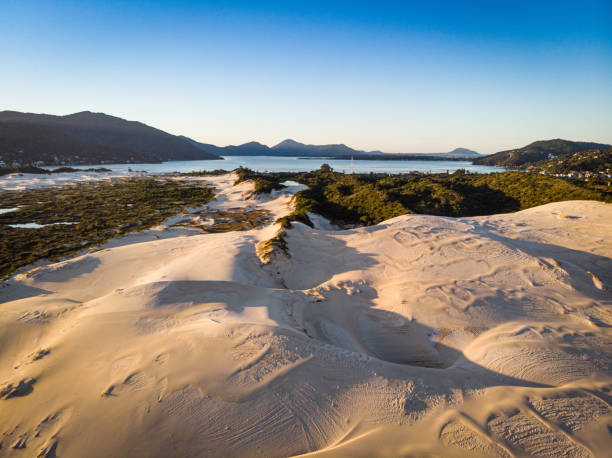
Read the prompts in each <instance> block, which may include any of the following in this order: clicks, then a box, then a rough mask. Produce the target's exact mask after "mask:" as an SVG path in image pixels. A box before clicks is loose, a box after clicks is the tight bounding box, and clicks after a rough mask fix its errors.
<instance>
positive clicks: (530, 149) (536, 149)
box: [473, 138, 610, 167]
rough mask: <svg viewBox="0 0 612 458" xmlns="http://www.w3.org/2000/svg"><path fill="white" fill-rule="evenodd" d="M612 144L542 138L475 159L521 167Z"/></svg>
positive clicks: (479, 162) (489, 163) (608, 146)
mask: <svg viewBox="0 0 612 458" xmlns="http://www.w3.org/2000/svg"><path fill="white" fill-rule="evenodd" d="M609 148H610V145H607V144H602V143H592V142H573V141H569V140H562V139H560V138H557V139H554V140H540V141H537V142H533V143H530V144H529V145H527V146H523V147H522V148H516V149H512V150H507V151H500V152H499V153H495V154H491V155H489V156H485V157H481V158H477V159H474V161H473V162H474V164H479V165H497V166H501V167H520V166H523V165H526V164H530V163H534V162H537V161H542V160H545V159H550V158H553V157H557V156H561V155H564V154H569V153H577V152H580V151H587V150H593V149H609Z"/></svg>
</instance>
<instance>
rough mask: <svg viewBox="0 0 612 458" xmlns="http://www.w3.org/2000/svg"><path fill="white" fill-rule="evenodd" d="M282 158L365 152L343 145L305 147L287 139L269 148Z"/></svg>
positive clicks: (349, 154)
mask: <svg viewBox="0 0 612 458" xmlns="http://www.w3.org/2000/svg"><path fill="white" fill-rule="evenodd" d="M271 149H272V150H274V151H275V152H276V153H277V154H279V155H282V156H290V155H299V156H313V157H316V156H355V155H359V154H365V151H361V150H356V149H353V148H349V147H348V146H346V145H344V144H341V143H340V144H334V145H305V144H304V143H299V142H296V141H295V140H291V139H287V140H283V141H282V142H280V143H279V144H278V145H276V146H273V147H272V148H271Z"/></svg>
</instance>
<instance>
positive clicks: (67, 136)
mask: <svg viewBox="0 0 612 458" xmlns="http://www.w3.org/2000/svg"><path fill="white" fill-rule="evenodd" d="M192 159H219V158H218V156H216V155H213V154H210V153H208V152H206V151H203V150H202V149H201V148H197V147H196V146H194V145H192V144H191V143H189V142H187V141H185V140H184V139H183V138H181V137H178V136H176V135H172V134H169V133H167V132H164V131H162V130H159V129H156V128H154V127H151V126H148V125H146V124H143V123H141V122H137V121H127V120H125V119H121V118H117V117H115V116H109V115H106V114H104V113H92V112H90V111H83V112H80V113H75V114H71V115H66V116H54V115H47V114H36V113H21V112H17V111H2V112H0V161H3V162H4V163H6V164H7V165H12V164H16V165H27V164H37V163H38V164H45V165H74V164H101V163H113V162H114V163H126V162H161V161H167V160H192Z"/></svg>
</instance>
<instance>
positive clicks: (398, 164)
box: [74, 156, 504, 173]
mask: <svg viewBox="0 0 612 458" xmlns="http://www.w3.org/2000/svg"><path fill="white" fill-rule="evenodd" d="M223 159H224V160H223V161H170V162H162V163H161V164H103V165H95V166H92V165H82V166H74V168H89V167H106V168H108V169H111V170H113V171H115V172H120V171H127V170H128V169H131V170H133V171H139V170H144V171H147V172H149V173H171V172H183V173H184V172H194V171H198V170H214V169H224V170H233V169H235V168H237V167H240V166H243V167H247V168H249V169H251V170H254V171H256V172H308V171H310V170H316V169H318V168H319V167H321V164H329V165H330V166H331V167H332V168H333V169H334V170H335V171H337V172H350V171H351V161H350V160H348V159H346V160H344V159H342V160H340V159H325V158H316V159H303V158H299V157H276V156H225V157H224V158H223ZM353 169H354V171H355V173H369V172H380V173H406V172H412V171H417V172H431V173H439V172H446V171H447V170H448V171H449V172H454V171H455V170H457V169H466V170H468V171H470V172H476V173H490V172H503V171H504V169H503V168H500V167H489V166H485V165H472V163H471V162H470V161H353Z"/></svg>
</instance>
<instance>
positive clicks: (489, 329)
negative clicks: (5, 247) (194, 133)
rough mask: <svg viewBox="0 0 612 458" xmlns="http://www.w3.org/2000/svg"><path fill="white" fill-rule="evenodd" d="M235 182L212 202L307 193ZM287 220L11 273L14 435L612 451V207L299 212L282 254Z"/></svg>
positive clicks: (336, 447) (165, 451) (165, 452)
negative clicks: (314, 217) (437, 213)
mask: <svg viewBox="0 0 612 458" xmlns="http://www.w3.org/2000/svg"><path fill="white" fill-rule="evenodd" d="M233 180H234V178H233V177H232V176H228V175H226V176H221V177H207V178H205V181H207V182H210V183H212V184H214V185H215V186H216V187H217V190H218V192H219V194H218V196H217V198H216V199H215V200H214V201H213V202H211V205H213V206H216V207H217V208H220V209H230V208H234V207H244V206H250V207H253V208H261V209H267V210H269V211H270V212H271V213H272V215H273V216H274V217H279V216H283V215H285V214H287V213H289V212H290V211H291V195H290V193H287V192H276V193H274V194H273V195H272V196H270V197H269V198H247V197H249V196H250V194H251V190H252V185H251V184H250V183H243V184H241V185H238V186H232V184H233ZM319 227H326V228H329V227H331V226H327V225H325V224H324V221H323V222H322V223H321V224H320V225H319ZM277 230H278V227H277V226H275V225H273V224H269V225H267V226H264V227H261V228H258V229H253V230H249V231H239V232H238V231H237V232H226V233H214V234H203V233H200V232H199V231H196V230H193V229H188V228H180V227H172V226H170V225H168V224H167V225H162V226H160V227H157V228H153V229H151V230H148V231H145V232H141V233H137V234H132V235H130V236H127V237H124V238H122V239H118V240H113V241H111V242H109V243H107V244H106V245H104V246H102V247H100V249H98V250H93V251H90V252H88V253H85V254H83V255H81V256H78V257H74V258H71V259H68V260H66V261H62V262H58V263H53V264H46V265H39V266H35V267H33V268H32V269H30V270H28V271H24V272H22V273H20V274H18V275H16V276H14V277H13V278H12V279H11V280H10V281H8V282H6V283H4V284H3V285H2V287H1V288H0V302H1V303H0V363H1V364H0V433H1V435H0V455H1V456H36V455H39V454H40V455H41V456H54V455H55V454H57V456H65V457H81V456H100V457H107V456H147V457H151V456H159V457H165V456H290V455H300V454H313V455H321V456H376V455H378V456H390V455H393V456H398V455H400V456H401V455H404V456H423V455H428V454H432V455H444V456H465V455H470V456H504V457H505V456H516V455H539V456H577V457H582V456H606V455H607V453H608V452H609V450H608V449H609V444H610V441H611V440H612V407H611V403H612V332H611V331H610V329H611V326H612V308H611V306H612V293H611V291H612V260H611V259H610V258H611V257H612V238H610V235H609V234H610V233H611V232H612V206H610V205H606V204H603V203H598V202H583V201H581V202H563V203H556V204H549V205H545V206H542V207H537V208H533V209H530V210H526V211H522V212H518V213H515V214H508V215H495V216H488V217H474V218H459V219H453V218H441V217H434V216H420V215H407V216H402V217H398V218H394V219H392V220H389V221H386V222H384V223H382V224H379V225H376V226H372V227H367V228H358V229H351V230H345V231H326V230H320V229H311V228H309V227H307V226H304V225H301V224H299V223H296V224H294V227H293V228H292V229H290V230H289V231H288V234H287V237H286V239H287V243H288V253H287V254H284V253H282V252H277V253H275V254H274V255H273V256H272V260H271V262H270V263H268V264H265V265H264V264H262V262H261V261H260V259H259V258H258V257H257V254H256V249H255V247H256V245H257V243H259V242H261V241H265V240H267V239H269V238H271V237H272V236H273V235H274V234H275V233H276V231H277Z"/></svg>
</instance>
